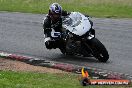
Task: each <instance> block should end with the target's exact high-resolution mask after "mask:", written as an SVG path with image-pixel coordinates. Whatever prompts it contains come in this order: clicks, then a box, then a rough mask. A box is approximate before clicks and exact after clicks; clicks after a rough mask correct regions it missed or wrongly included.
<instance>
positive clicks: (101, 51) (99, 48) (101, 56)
mask: <svg viewBox="0 0 132 88" xmlns="http://www.w3.org/2000/svg"><path fill="white" fill-rule="evenodd" d="M91 43H92V44H91V45H92V47H91V48H92V50H93V54H94V56H95V58H97V59H98V60H99V61H100V62H106V61H107V60H108V59H109V54H108V51H107V50H106V48H105V46H104V45H103V44H102V43H101V42H100V41H99V40H98V39H97V38H94V39H92V40H91Z"/></svg>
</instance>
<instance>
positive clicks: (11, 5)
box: [0, 0, 132, 18]
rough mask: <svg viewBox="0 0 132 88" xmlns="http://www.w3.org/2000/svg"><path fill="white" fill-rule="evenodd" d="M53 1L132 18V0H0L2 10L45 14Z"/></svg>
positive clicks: (71, 8) (67, 7)
mask: <svg viewBox="0 0 132 88" xmlns="http://www.w3.org/2000/svg"><path fill="white" fill-rule="evenodd" d="M53 2H58V3H60V4H61V5H62V7H63V8H64V9H65V10H68V11H79V12H82V13H85V14H88V15H90V16H94V17H108V18H111V17H114V18H122V17H124V18H132V0H83V1H82V0H0V11H13V12H16V11H17V12H29V13H40V14H42V13H43V14H45V13H47V12H48V8H49V5H50V4H51V3H53Z"/></svg>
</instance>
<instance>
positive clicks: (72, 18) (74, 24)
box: [63, 12, 91, 36]
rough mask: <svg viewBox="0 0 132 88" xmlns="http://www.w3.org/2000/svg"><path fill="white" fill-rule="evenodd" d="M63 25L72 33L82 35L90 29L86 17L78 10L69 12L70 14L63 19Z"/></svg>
mask: <svg viewBox="0 0 132 88" xmlns="http://www.w3.org/2000/svg"><path fill="white" fill-rule="evenodd" d="M63 27H64V28H66V29H67V30H69V31H70V32H72V33H73V34H76V35H78V36H82V35H84V34H85V33H86V32H87V31H89V30H90V28H91V24H90V22H89V18H88V17H86V16H84V15H83V14H81V13H79V12H71V14H70V15H69V16H68V17H67V18H66V19H65V20H64V21H63Z"/></svg>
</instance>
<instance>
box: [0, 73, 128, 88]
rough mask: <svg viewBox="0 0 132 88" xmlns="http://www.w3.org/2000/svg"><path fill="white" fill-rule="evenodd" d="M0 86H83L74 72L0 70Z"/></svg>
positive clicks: (119, 87)
mask: <svg viewBox="0 0 132 88" xmlns="http://www.w3.org/2000/svg"><path fill="white" fill-rule="evenodd" d="M0 88H84V87H83V86H81V85H80V83H79V81H78V76H77V75H75V74H70V73H69V74H66V73H65V74H64V73H63V74H62V73H58V74H52V73H30V72H13V71H0ZM86 88H126V86H108V85H107V86H97V85H96V86H87V87H86Z"/></svg>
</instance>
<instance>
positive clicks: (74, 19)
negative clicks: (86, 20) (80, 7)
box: [63, 13, 82, 27]
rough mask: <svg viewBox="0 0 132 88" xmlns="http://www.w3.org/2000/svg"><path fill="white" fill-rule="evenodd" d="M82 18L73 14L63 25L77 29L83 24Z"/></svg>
mask: <svg viewBox="0 0 132 88" xmlns="http://www.w3.org/2000/svg"><path fill="white" fill-rule="evenodd" d="M81 20H82V17H81V15H80V14H79V13H71V14H70V15H69V16H68V17H67V18H65V20H64V21H63V24H64V25H66V26H71V27H75V26H78V25H79V24H80V23H81Z"/></svg>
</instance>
